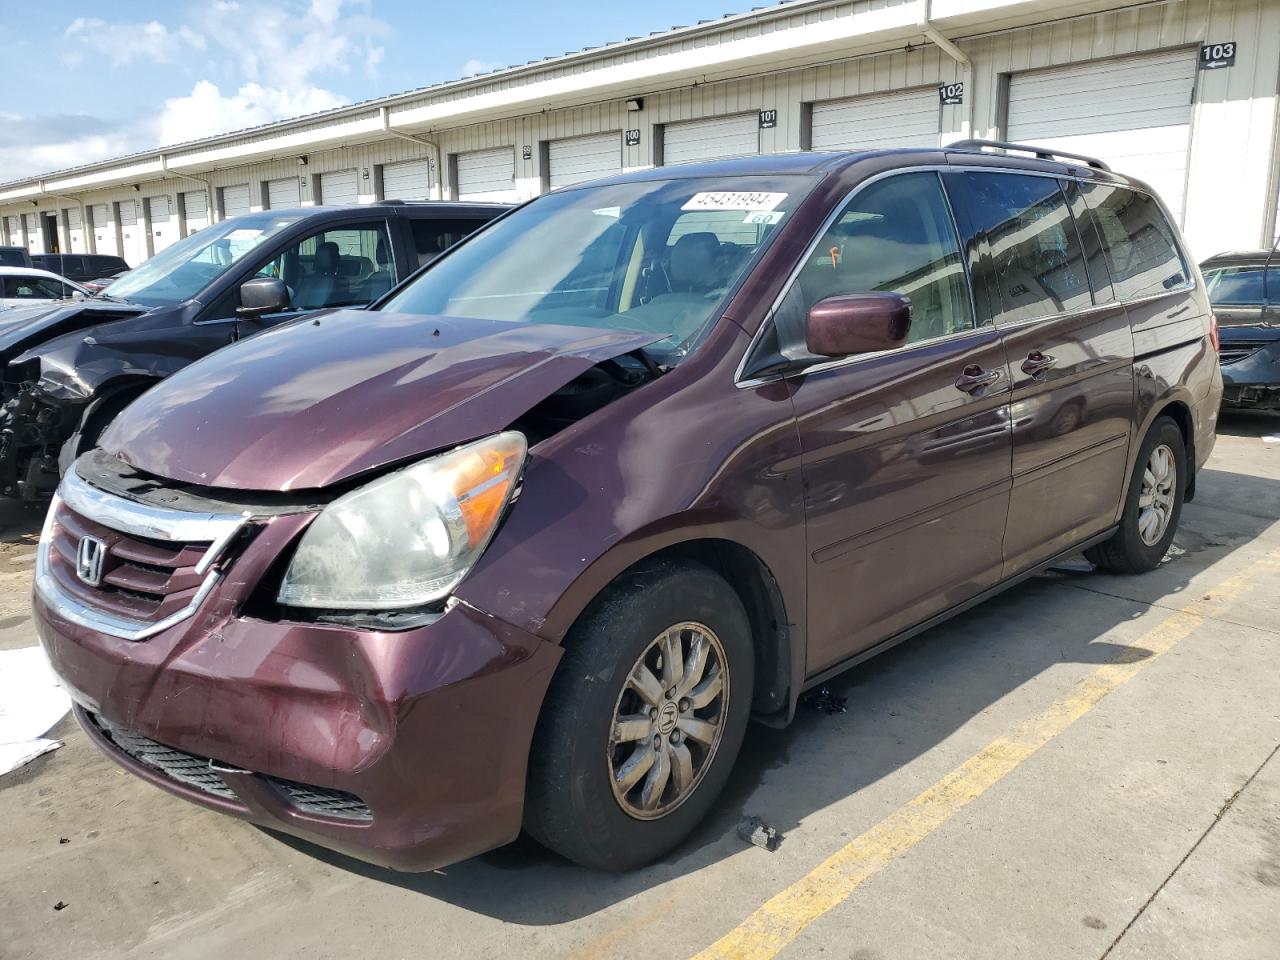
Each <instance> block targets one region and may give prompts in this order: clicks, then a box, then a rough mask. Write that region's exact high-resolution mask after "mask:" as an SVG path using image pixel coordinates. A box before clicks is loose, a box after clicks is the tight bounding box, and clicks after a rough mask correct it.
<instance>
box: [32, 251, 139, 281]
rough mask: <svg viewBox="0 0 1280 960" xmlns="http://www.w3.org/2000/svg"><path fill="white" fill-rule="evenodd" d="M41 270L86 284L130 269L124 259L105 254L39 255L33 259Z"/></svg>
mask: <svg viewBox="0 0 1280 960" xmlns="http://www.w3.org/2000/svg"><path fill="white" fill-rule="evenodd" d="M31 259H32V260H34V261H35V265H36V266H37V267H39V268H40V269H41V270H48V271H49V272H50V273H56V274H57V275H58V276H60V277H66V278H67V279H68V280H74V281H75V282H76V283H84V282H86V281H88V280H96V279H97V278H98V277H107V276H110V275H111V274H113V273H120V272H122V271H124V270H128V269H129V264H127V263H125V262H124V258H123V257H112V256H108V255H107V254H105V253H37V254H36V255H35V256H33V257H32V258H31Z"/></svg>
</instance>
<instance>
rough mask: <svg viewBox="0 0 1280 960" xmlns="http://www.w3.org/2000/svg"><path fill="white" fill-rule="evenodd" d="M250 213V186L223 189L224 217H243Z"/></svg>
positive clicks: (245, 184)
mask: <svg viewBox="0 0 1280 960" xmlns="http://www.w3.org/2000/svg"><path fill="white" fill-rule="evenodd" d="M248 212H249V185H248V184H247V183H241V184H239V185H237V186H234V187H223V188H222V217H223V219H224V220H225V219H226V218H228V217H241V216H244V215H245V214H246V213H248Z"/></svg>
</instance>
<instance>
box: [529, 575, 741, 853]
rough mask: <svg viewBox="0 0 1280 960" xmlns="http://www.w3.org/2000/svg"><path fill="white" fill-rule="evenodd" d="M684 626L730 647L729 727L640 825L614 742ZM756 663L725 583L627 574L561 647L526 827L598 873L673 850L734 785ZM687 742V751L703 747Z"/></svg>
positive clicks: (539, 738) (532, 762)
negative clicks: (619, 723) (663, 650)
mask: <svg viewBox="0 0 1280 960" xmlns="http://www.w3.org/2000/svg"><path fill="white" fill-rule="evenodd" d="M686 621H688V622H694V623H698V624H703V625H705V626H706V627H707V628H709V629H710V630H711V631H712V632H713V633H714V635H715V637H716V638H718V640H719V643H720V648H721V649H722V650H723V653H724V660H725V667H726V668H727V670H726V672H727V674H728V685H727V689H728V696H727V702H724V703H722V704H721V705H720V706H719V710H721V711H722V715H720V721H719V722H720V723H721V724H722V726H723V730H722V733H721V734H720V739H719V742H718V745H717V746H716V748H715V749H714V751H712V752H711V753H710V755H709V756H708V757H707V758H706V759H705V761H704V764H705V769H704V770H703V771H702V772H701V773H700V774H699V778H698V779H695V780H693V781H692V783H693V786H692V789H691V792H688V793H686V794H685V795H684V799H683V800H682V801H680V802H678V805H675V806H674V808H673V809H671V810H670V811H669V812H667V813H665V814H663V815H661V816H660V817H659V818H658V819H637V818H636V817H635V816H633V815H632V814H629V813H628V812H627V811H626V810H625V809H624V808H623V805H622V800H620V799H619V798H618V797H617V796H615V794H614V789H613V782H614V781H613V778H614V771H613V767H612V764H613V763H614V762H616V761H615V760H613V759H612V758H613V757H614V756H615V754H613V752H612V751H614V750H617V749H623V748H622V747H615V746H614V743H613V736H614V734H613V730H614V726H613V724H614V714H615V709H616V708H618V706H619V704H620V703H621V702H622V701H621V700H620V698H621V697H622V696H623V691H624V688H625V687H627V680H628V676H629V675H630V671H631V670H632V668H633V666H634V665H636V663H637V661H638V660H640V658H641V656H642V655H644V654H645V653H646V651H648V650H649V649H650V647H651V645H653V644H654V641H655V639H656V638H658V637H660V636H661V635H662V634H663V633H664V632H665V631H667V630H668V628H670V627H673V626H675V625H677V624H681V623H684V622H686ZM682 642H683V641H682ZM754 666H755V665H754V650H753V646H752V641H751V626H750V622H749V621H748V619H747V614H746V611H745V610H744V609H743V606H742V603H741V601H740V600H739V599H738V596H737V594H735V593H734V591H733V589H732V588H731V587H730V586H729V585H728V584H727V583H726V582H725V581H724V579H723V578H721V577H720V576H718V575H717V574H715V573H714V572H712V571H711V570H710V569H708V568H707V567H705V566H702V565H701V564H697V563H691V562H690V563H685V562H661V563H658V564H655V565H652V566H649V567H647V568H643V569H639V570H636V571H634V572H630V573H627V574H624V575H623V576H622V577H620V578H619V579H618V580H616V581H615V582H614V583H613V584H611V585H610V586H609V587H608V588H607V589H606V590H605V591H604V593H603V594H602V595H601V596H600V597H599V598H597V600H596V601H595V602H594V603H593V604H592V606H591V607H590V608H589V609H588V610H587V612H586V613H584V614H583V616H582V617H581V618H580V619H579V621H578V622H577V623H576V624H575V625H574V627H573V629H572V630H571V631H570V632H569V635H568V636H567V637H566V638H565V654H564V657H563V659H562V660H561V662H560V665H559V668H558V669H557V671H556V676H555V677H554V678H553V679H552V682H551V687H550V689H549V691H548V693H547V698H546V701H545V702H544V704H543V708H542V713H541V714H540V716H539V718H538V725H537V729H536V730H535V732H534V739H533V747H532V751H531V754H530V759H529V777H528V785H527V791H526V798H525V828H526V830H527V831H528V832H529V833H530V834H531V835H532V836H533V837H534V838H535V839H536V840H537V841H538V842H539V843H541V844H542V845H543V846H545V847H547V848H549V849H551V850H553V851H555V852H556V853H559V854H560V855H562V856H564V857H567V858H568V859H570V860H573V861H575V862H576V863H579V864H581V865H583V866H586V867H593V868H597V869H601V870H630V869H633V868H636V867H641V866H644V865H646V864H649V863H652V862H653V861H655V860H657V859H658V858H659V857H661V856H662V855H663V854H665V853H667V852H668V851H669V850H671V849H672V848H673V847H674V846H676V845H677V844H678V843H680V841H681V840H683V839H684V838H685V837H686V836H688V834H689V832H690V831H691V830H693V828H694V827H695V826H696V825H697V824H698V822H699V821H700V820H701V819H702V818H703V817H704V816H705V815H706V813H707V811H708V810H709V809H710V807H711V805H712V804H713V803H714V802H715V800H716V798H717V796H718V795H719V794H720V791H721V790H722V789H723V787H724V784H725V781H726V780H727V779H728V777H729V773H730V771H731V769H732V767H733V763H734V760H735V759H736V758H737V755H738V750H739V748H740V747H741V745H742V738H743V734H744V733H745V732H746V727H747V720H748V717H749V714H750V708H751V694H752V686H753V682H754ZM709 671H710V668H708V672H709ZM691 675H692V672H690V676H691ZM628 696H635V694H634V693H628ZM654 722H655V723H657V722H658V721H657V720H655V721H654ZM671 736H672V737H673V738H675V737H679V736H680V734H679V733H678V732H676V733H672V734H671ZM644 742H646V741H645V740H641V741H640V743H641V744H643V743H644ZM672 742H673V743H674V742H675V741H674V740H673V741H672ZM685 742H686V749H688V748H692V747H695V746H696V745H695V744H694V743H693V741H692V740H688V739H686V741H685ZM677 749H678V747H677ZM642 779H643V778H642ZM675 788H676V784H675V782H674V781H672V789H675ZM677 792H678V791H677ZM664 795H665V794H664Z"/></svg>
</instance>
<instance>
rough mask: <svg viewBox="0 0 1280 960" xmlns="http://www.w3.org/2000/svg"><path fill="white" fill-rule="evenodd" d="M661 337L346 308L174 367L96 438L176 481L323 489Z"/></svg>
mask: <svg viewBox="0 0 1280 960" xmlns="http://www.w3.org/2000/svg"><path fill="white" fill-rule="evenodd" d="M660 339H661V335H660V334H652V333H632V332H626V331H614V330H603V329H598V328H592V327H572V326H552V325H540V324H516V323H504V322H500V321H494V320H472V319H461V318H454V317H424V316H417V315H410V314H395V313H384V312H367V311H359V310H341V311H338V312H336V313H332V314H328V315H325V316H323V317H321V318H319V319H317V320H313V319H311V318H305V319H302V320H298V321H295V322H292V323H289V324H286V325H284V326H281V327H277V328H276V329H274V330H269V331H266V332H265V333H261V334H259V335H257V336H254V337H252V338H250V339H248V340H244V341H242V342H240V343H237V344H235V345H233V346H231V347H228V348H225V349H223V350H219V351H217V352H215V353H213V354H211V355H210V356H208V357H206V358H205V359H203V360H200V361H198V362H196V363H194V364H192V365H191V366H189V367H187V368H186V369H184V370H181V371H179V372H178V373H177V374H175V375H174V376H172V377H170V378H169V379H167V380H165V381H164V382H162V383H160V384H159V385H157V386H155V387H153V388H152V389H150V390H148V391H147V392H146V393H144V394H143V395H142V396H141V397H140V398H139V399H138V400H136V401H135V402H134V403H133V404H131V405H130V406H129V407H127V408H126V409H125V411H124V413H123V414H121V415H120V416H119V417H117V418H116V420H115V422H114V423H113V424H112V425H111V427H110V428H109V429H108V430H107V432H106V433H105V434H104V435H103V437H102V441H101V446H102V447H103V448H104V449H105V450H106V451H107V452H108V453H111V454H114V455H115V456H118V457H119V458H120V459H121V460H123V461H125V462H126V463H128V464H130V465H132V466H134V467H136V468H137V469H139V470H143V471H145V472H147V473H151V474H156V475H158V476H162V477H168V478H170V479H173V480H177V481H180V482H184V483H194V484H199V485H201V486H209V487H224V488H234V489H239V490H279V491H284V490H305V489H312V488H318V487H325V486H328V485H330V484H333V483H337V482H339V481H342V480H345V479H348V478H350V477H354V476H356V475H358V474H361V473H364V472H366V471H369V470H374V469H376V468H378V467H380V466H383V465H386V464H390V463H395V462H397V461H400V460H405V459H410V458H412V457H415V456H419V455H421V454H425V453H429V452H431V451H432V450H437V449H441V448H445V447H451V446H454V445H456V444H459V443H463V442H466V441H468V440H473V439H475V438H477V437H481V436H484V435H486V434H489V433H493V432H495V431H498V430H501V429H503V428H504V427H506V426H508V425H510V424H511V422H512V421H513V420H515V419H516V418H517V417H518V416H520V414H522V413H524V412H525V411H527V410H528V409H529V408H530V407H532V406H533V405H534V404H536V403H538V402H539V401H540V400H542V399H544V398H545V397H547V396H548V395H549V394H551V393H552V392H554V391H555V390H557V389H559V388H560V387H562V386H564V385H565V384H566V383H568V382H569V381H570V380H572V379H573V378H574V377H576V376H578V375H579V374H580V373H582V372H583V371H584V370H586V369H588V368H590V367H592V366H594V365H595V364H597V363H599V362H601V361H603V360H608V359H610V358H611V357H616V356H619V355H620V354H623V353H626V352H628V351H630V350H635V349H636V348H637V347H643V346H646V345H648V344H651V343H654V342H656V341H657V340H660Z"/></svg>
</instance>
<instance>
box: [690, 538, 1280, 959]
mask: <svg viewBox="0 0 1280 960" xmlns="http://www.w3.org/2000/svg"><path fill="white" fill-rule="evenodd" d="M1277 569H1280V550H1274V551H1272V552H1271V553H1268V554H1267V555H1265V556H1264V557H1263V558H1262V559H1260V560H1259V561H1257V562H1255V563H1254V564H1252V565H1251V566H1249V567H1248V568H1246V569H1245V570H1244V571H1242V572H1241V573H1238V574H1236V575H1234V576H1232V577H1228V578H1227V579H1226V580H1224V581H1223V582H1222V583H1221V584H1220V585H1219V586H1218V587H1217V588H1215V589H1214V590H1213V591H1212V593H1211V594H1210V595H1209V596H1206V597H1204V598H1203V599H1200V600H1196V601H1194V602H1192V603H1190V604H1188V605H1187V607H1185V608H1184V609H1183V610H1180V611H1178V612H1176V613H1174V614H1172V615H1171V616H1169V617H1167V618H1166V619H1165V620H1164V621H1162V622H1161V623H1160V625H1159V626H1157V627H1155V628H1154V629H1153V630H1151V631H1150V632H1148V633H1147V634H1146V635H1144V636H1143V637H1142V638H1141V639H1139V640H1138V641H1137V642H1136V643H1135V644H1134V645H1133V646H1131V647H1129V648H1128V650H1127V651H1126V652H1125V653H1123V654H1121V655H1120V656H1119V657H1118V658H1117V659H1116V660H1113V661H1112V662H1110V663H1107V664H1104V665H1102V666H1100V667H1098V668H1097V669H1096V670H1094V671H1093V672H1092V673H1090V674H1089V675H1088V676H1087V677H1085V678H1084V679H1083V680H1081V681H1080V682H1079V683H1077V684H1076V685H1075V687H1074V688H1073V689H1072V690H1071V692H1070V693H1068V694H1067V695H1065V696H1063V697H1062V698H1060V699H1058V700H1055V701H1054V702H1053V703H1052V704H1050V705H1049V706H1048V707H1047V708H1046V709H1045V710H1043V711H1041V712H1040V713H1039V714H1037V715H1036V716H1034V717H1032V718H1030V719H1029V720H1026V721H1024V722H1023V723H1021V724H1019V725H1018V726H1017V727H1016V728H1015V729H1014V730H1013V731H1012V732H1010V733H1009V734H1007V735H1006V736H1003V737H999V738H998V739H996V740H993V741H992V742H991V743H989V744H987V746H986V747H984V748H983V749H982V750H980V751H979V752H978V753H976V754H974V755H973V756H972V757H970V758H969V759H968V760H966V761H965V762H964V763H962V764H960V766H958V767H956V768H955V769H954V770H952V771H951V772H950V773H948V774H947V775H946V776H944V777H943V778H942V779H941V780H939V781H938V782H937V783H935V784H934V785H933V786H931V787H929V789H927V790H925V791H924V792H923V793H921V794H920V795H919V796H917V797H915V798H914V799H913V800H910V801H908V802H907V803H906V804H905V805H904V806H902V807H899V808H898V809H897V810H895V811H894V812H893V813H891V814H890V815H889V816H888V817H886V818H885V819H884V820H881V821H880V822H879V823H878V824H876V825H875V826H874V827H872V828H871V829H870V830H867V831H866V832H865V833H863V834H862V835H861V836H859V837H857V838H855V839H854V840H852V841H850V842H849V843H848V844H846V845H845V846H844V847H842V848H841V849H839V850H837V851H836V852H835V853H834V854H832V855H831V856H830V857H828V858H827V859H826V860H825V861H823V862H822V863H821V864H819V865H818V866H817V867H816V868H814V869H813V870H812V871H811V872H809V873H808V874H806V875H805V876H804V877H801V878H800V879H799V880H798V881H796V882H795V883H793V884H792V885H791V886H789V887H787V888H786V889H785V890H783V891H782V892H780V893H778V894H776V895H775V896H774V897H772V898H771V899H769V900H767V901H766V902H765V903H764V904H763V905H761V906H760V907H759V908H758V909H757V910H756V911H755V912H754V913H752V914H751V915H750V916H749V917H747V919H746V920H744V921H743V922H742V923H741V924H739V925H738V926H737V927H735V928H734V929H733V930H730V931H729V932H728V933H727V934H725V935H724V936H723V937H721V938H720V939H719V940H717V941H716V942H715V943H713V944H712V945H711V946H710V947H708V948H707V949H706V950H703V951H702V952H701V953H699V954H698V955H697V956H696V957H695V958H694V960H712V958H733V960H764V958H769V957H774V956H777V954H778V953H779V952H780V951H781V950H782V949H783V948H784V947H785V946H787V944H789V943H791V941H792V940H794V939H795V938H796V937H798V936H799V935H800V934H801V933H802V932H803V931H804V929H805V928H806V927H808V926H809V925H810V924H811V923H813V922H814V921H815V920H817V919H818V918H819V917H821V916H822V915H823V914H825V913H826V912H827V911H828V910H831V909H832V908H834V907H836V906H838V905H839V904H841V903H843V902H844V901H845V900H847V899H848V898H849V897H850V896H851V895H852V894H853V892H854V891H855V890H856V889H857V888H858V887H859V886H860V885H861V884H862V882H863V881H864V880H866V879H868V878H869V877H871V876H872V875H873V874H875V873H876V872H878V871H879V870H880V869H881V868H883V867H885V866H887V865H888V864H889V863H890V862H892V861H893V860H894V859H895V858H897V857H899V856H901V855H902V854H904V853H906V852H907V851H908V850H910V849H911V848H912V847H914V846H915V845H916V844H917V843H919V842H920V841H921V840H923V839H924V838H925V837H927V836H929V834H931V833H933V832H934V831H935V830H937V829H938V828H939V827H941V826H942V825H943V824H945V823H946V822H947V821H948V820H950V819H951V818H952V817H953V816H955V815H956V814H957V813H958V812H959V811H961V810H963V809H964V808H965V807H966V806H968V804H970V803H971V802H973V801H974V800H976V799H977V798H978V797H980V796H982V794H983V793H985V792H986V791H987V790H988V789H990V788H991V787H992V786H994V785H995V784H996V783H998V782H999V781H1000V780H1001V779H1002V778H1004V777H1005V776H1006V775H1007V774H1008V773H1010V772H1011V771H1012V770H1014V769H1015V768H1016V767H1017V766H1018V764H1020V763H1022V761H1024V760H1026V759H1027V758H1028V757H1030V756H1031V755H1032V754H1033V753H1035V752H1036V751H1037V750H1039V749H1040V748H1041V747H1043V746H1044V745H1045V744H1046V743H1048V742H1049V741H1050V740H1052V739H1053V738H1054V737H1056V736H1057V735H1058V734H1060V733H1062V731H1064V730H1066V729H1067V727H1069V726H1071V724H1073V723H1075V721H1077V720H1078V719H1080V718H1081V717H1082V716H1084V715H1085V714H1086V713H1088V712H1089V711H1090V710H1091V709H1093V707H1094V706H1096V705H1097V703H1098V701H1100V700H1101V699H1102V698H1103V697H1105V696H1106V695H1107V694H1108V693H1110V692H1111V691H1113V690H1115V689H1116V688H1117V687H1120V686H1121V685H1123V684H1125V683H1127V682H1128V681H1129V680H1131V679H1132V678H1133V677H1134V676H1135V675H1136V674H1137V673H1138V672H1139V671H1140V670H1142V669H1143V667H1145V666H1146V665H1147V664H1149V663H1151V662H1152V661H1154V660H1155V659H1156V658H1157V657H1159V656H1160V655H1161V654H1163V653H1166V652H1167V651H1168V650H1170V649H1171V648H1172V647H1173V646H1174V644H1176V643H1177V642H1178V641H1179V640H1182V639H1183V638H1185V637H1187V636H1188V635H1189V634H1190V633H1192V632H1193V631H1194V630H1195V629H1196V628H1197V627H1199V626H1200V625H1201V624H1202V623H1204V621H1205V620H1206V619H1208V618H1210V617H1212V616H1213V615H1214V613H1215V612H1216V611H1217V610H1218V609H1219V608H1220V607H1222V606H1224V605H1225V604H1226V603H1228V602H1230V601H1231V600H1234V599H1235V598H1236V597H1238V596H1239V595H1240V594H1242V593H1243V592H1244V591H1245V589H1246V588H1247V587H1248V586H1249V585H1250V583H1252V582H1255V581H1256V580H1257V579H1258V578H1259V577H1260V576H1263V575H1265V573H1266V572H1271V571H1275V570H1277Z"/></svg>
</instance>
